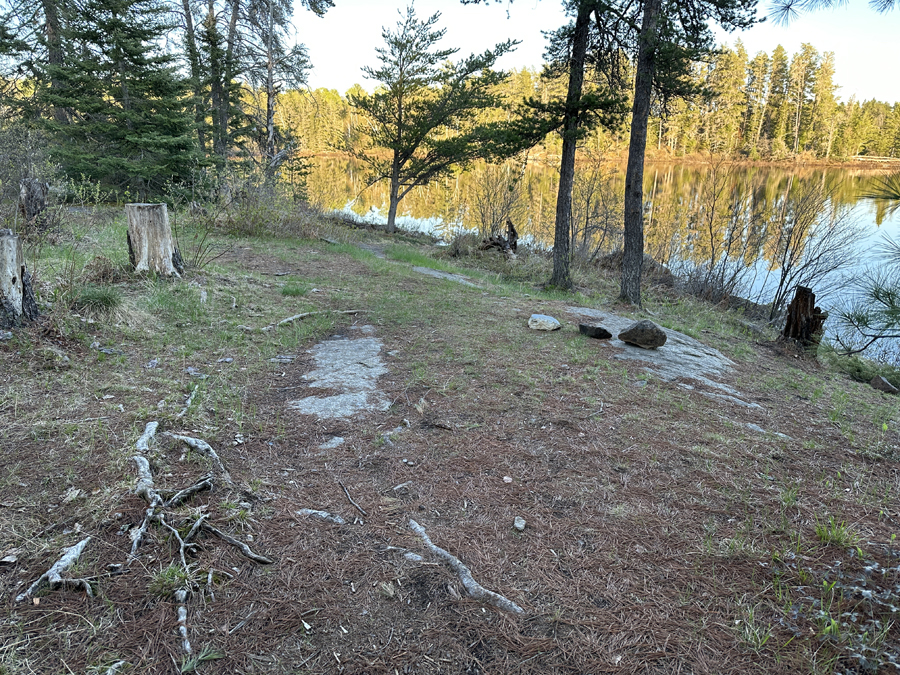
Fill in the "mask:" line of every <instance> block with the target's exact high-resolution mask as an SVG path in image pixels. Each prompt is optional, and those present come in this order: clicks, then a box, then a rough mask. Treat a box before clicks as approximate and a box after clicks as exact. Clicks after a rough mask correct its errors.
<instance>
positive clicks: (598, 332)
mask: <svg viewBox="0 0 900 675" xmlns="http://www.w3.org/2000/svg"><path fill="white" fill-rule="evenodd" d="M578 331H579V332H580V333H581V334H582V335H586V336H587V337H589V338H594V339H596V340H609V339H610V338H611V337H612V333H610V332H609V331H608V330H606V329H605V328H604V327H603V326H601V325H599V324H595V323H580V324H578Z"/></svg>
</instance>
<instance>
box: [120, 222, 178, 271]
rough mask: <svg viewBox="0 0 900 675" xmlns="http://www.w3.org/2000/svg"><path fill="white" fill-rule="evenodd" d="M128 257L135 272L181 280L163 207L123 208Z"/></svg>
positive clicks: (176, 252)
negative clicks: (125, 215)
mask: <svg viewBox="0 0 900 675" xmlns="http://www.w3.org/2000/svg"><path fill="white" fill-rule="evenodd" d="M125 213H126V214H127V215H128V257H129V259H130V260H131V266H132V267H133V268H134V271H135V272H155V273H156V274H161V275H163V276H167V277H170V276H176V277H180V276H181V274H182V273H183V272H184V263H183V261H182V260H181V254H180V253H179V252H178V249H177V248H175V244H174V241H173V239H172V229H171V228H170V227H169V213H168V211H167V210H166V205H165V204H126V205H125Z"/></svg>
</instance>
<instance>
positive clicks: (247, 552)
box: [201, 523, 273, 565]
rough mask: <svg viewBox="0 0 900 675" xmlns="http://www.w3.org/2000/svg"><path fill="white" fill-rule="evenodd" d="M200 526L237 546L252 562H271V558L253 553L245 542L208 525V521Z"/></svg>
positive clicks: (265, 563) (269, 563)
mask: <svg viewBox="0 0 900 675" xmlns="http://www.w3.org/2000/svg"><path fill="white" fill-rule="evenodd" d="M201 527H202V528H203V529H204V530H206V531H207V532H212V533H213V534H214V535H216V536H217V537H219V539H221V540H223V541H226V542H228V543H229V544H231V545H232V546H235V547H236V548H238V549H239V550H240V552H241V553H243V554H244V555H245V556H246V557H248V558H250V560H252V561H254V562H258V563H260V564H262V565H271V564H272V562H273V561H272V560H271V559H269V558H267V557H265V556H264V555H259V554H258V553H254V552H253V550H252V549H251V548H250V547H249V546H247V544H245V543H244V542H242V541H238V540H237V539H235V538H234V537H232V536H229V535H227V534H225V533H224V532H222V530H220V529H219V528H218V527H215V526H213V525H210V524H209V523H203V525H201Z"/></svg>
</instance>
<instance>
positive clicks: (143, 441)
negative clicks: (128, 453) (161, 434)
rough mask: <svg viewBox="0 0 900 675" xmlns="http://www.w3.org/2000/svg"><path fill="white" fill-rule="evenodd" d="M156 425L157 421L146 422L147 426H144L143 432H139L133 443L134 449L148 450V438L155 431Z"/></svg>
mask: <svg viewBox="0 0 900 675" xmlns="http://www.w3.org/2000/svg"><path fill="white" fill-rule="evenodd" d="M158 426H159V422H147V426H146V427H144V433H142V434H141V437H140V438H139V439H137V442H136V443H135V444H134V447H135V450H137V451H138V452H148V451H149V450H150V440H151V439H152V438H153V435H154V434H155V433H156V428H157V427H158Z"/></svg>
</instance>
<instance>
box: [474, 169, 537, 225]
mask: <svg viewBox="0 0 900 675" xmlns="http://www.w3.org/2000/svg"><path fill="white" fill-rule="evenodd" d="M526 161H527V158H523V159H522V160H521V161H520V163H519V165H518V166H517V164H516V162H513V161H509V162H504V163H503V164H481V165H479V166H478V167H476V168H475V170H474V171H473V187H472V189H471V193H470V195H469V209H470V213H471V215H472V217H473V219H474V222H475V223H476V224H477V225H478V233H479V235H480V236H481V238H482V239H487V238H488V237H491V236H494V235H496V234H499V233H501V232H502V231H503V230H504V228H505V226H506V221H507V220H512V221H513V222H514V223H519V222H522V220H523V216H524V214H525V204H524V200H523V189H524V180H523V179H524V173H525V165H526Z"/></svg>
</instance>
